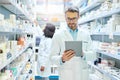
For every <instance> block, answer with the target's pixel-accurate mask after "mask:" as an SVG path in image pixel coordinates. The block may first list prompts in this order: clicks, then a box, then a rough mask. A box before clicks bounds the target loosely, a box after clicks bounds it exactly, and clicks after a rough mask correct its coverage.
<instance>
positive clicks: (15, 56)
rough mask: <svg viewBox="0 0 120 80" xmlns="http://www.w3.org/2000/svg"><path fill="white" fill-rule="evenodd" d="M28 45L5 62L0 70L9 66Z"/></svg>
mask: <svg viewBox="0 0 120 80" xmlns="http://www.w3.org/2000/svg"><path fill="white" fill-rule="evenodd" d="M29 45H30V44H28V45H27V46H26V47H25V48H24V49H23V50H21V51H20V52H19V53H18V54H17V53H16V55H14V56H13V57H11V58H10V59H9V60H7V61H6V63H5V64H3V65H1V66H0V70H1V69H3V68H4V67H5V66H7V65H9V64H10V63H11V62H12V61H13V60H15V59H16V58H17V57H19V56H20V55H21V54H22V53H23V52H24V51H25V50H26V49H27V48H28V47H29Z"/></svg>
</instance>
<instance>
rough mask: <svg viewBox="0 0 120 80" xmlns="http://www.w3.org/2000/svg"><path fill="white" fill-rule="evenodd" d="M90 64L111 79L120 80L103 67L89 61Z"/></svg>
mask: <svg viewBox="0 0 120 80" xmlns="http://www.w3.org/2000/svg"><path fill="white" fill-rule="evenodd" d="M88 65H90V66H91V67H93V68H95V69H96V70H98V71H99V72H101V73H102V74H103V75H105V76H108V77H109V78H110V79H111V80H120V79H119V78H117V77H115V76H113V75H111V74H110V73H108V72H105V71H104V70H103V69H100V68H99V67H98V66H95V65H94V64H93V63H92V62H88Z"/></svg>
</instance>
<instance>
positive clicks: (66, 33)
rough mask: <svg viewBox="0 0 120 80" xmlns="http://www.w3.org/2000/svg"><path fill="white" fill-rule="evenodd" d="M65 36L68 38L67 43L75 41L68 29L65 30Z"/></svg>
mask: <svg viewBox="0 0 120 80" xmlns="http://www.w3.org/2000/svg"><path fill="white" fill-rule="evenodd" d="M64 34H65V36H66V41H67V40H68V41H69V40H70V41H71V40H72V41H73V38H72V35H71V34H70V33H69V31H68V30H67V29H65V30H64Z"/></svg>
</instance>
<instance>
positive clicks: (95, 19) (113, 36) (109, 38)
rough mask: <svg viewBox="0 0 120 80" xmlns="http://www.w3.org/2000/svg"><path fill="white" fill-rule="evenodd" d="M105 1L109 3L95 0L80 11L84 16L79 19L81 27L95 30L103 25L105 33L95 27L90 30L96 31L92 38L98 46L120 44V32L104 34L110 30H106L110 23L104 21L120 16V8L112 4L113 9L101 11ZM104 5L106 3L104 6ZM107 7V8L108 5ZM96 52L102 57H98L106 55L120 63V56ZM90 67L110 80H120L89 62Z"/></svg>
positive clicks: (103, 0)
mask: <svg viewBox="0 0 120 80" xmlns="http://www.w3.org/2000/svg"><path fill="white" fill-rule="evenodd" d="M105 1H107V0H94V2H92V3H91V4H90V5H88V6H86V7H85V8H82V9H81V10H80V16H83V17H82V18H80V19H79V21H78V24H79V25H80V26H82V25H83V26H87V27H89V28H90V27H91V26H95V28H97V26H98V27H99V28H100V27H102V25H103V27H102V28H103V32H102V31H101V32H100V31H99V30H98V28H97V30H96V29H95V28H93V27H92V28H90V29H93V30H95V32H94V31H91V33H92V34H91V35H90V37H91V39H92V41H96V44H97V43H101V42H107V43H112V42H113V43H119V42H120V32H112V33H106V32H104V30H105V29H107V28H108V27H107V28H105V27H106V26H108V25H105V24H108V22H107V21H104V20H109V21H110V19H109V18H110V17H112V18H113V16H112V15H114V14H115V16H116V14H120V7H117V8H115V7H113V5H112V4H111V7H112V8H109V9H108V8H107V9H103V10H101V8H103V6H105V3H104V2H105ZM103 3H104V5H103ZM106 3H107V2H106ZM116 4H117V3H116ZM101 6H102V7H101ZM106 6H107V4H106ZM97 9H99V10H101V11H99V10H97ZM93 10H95V12H97V13H95V12H93V13H95V14H93V13H92V12H91V11H93ZM102 11H103V12H102ZM88 12H90V15H87V14H86V17H84V14H85V13H88ZM98 12H99V13H98ZM88 14H89V13H88ZM92 14H93V15H92ZM114 18H115V17H114ZM114 20H115V19H114ZM111 22H112V20H111ZM88 23H89V24H88ZM97 23H98V24H97ZM99 24H101V26H99ZM104 25H105V26H104ZM116 25H119V24H116ZM110 29H113V27H112V26H111V28H110ZM111 31H112V30H111ZM95 51H96V53H97V54H101V55H98V56H97V57H100V58H103V57H104V56H102V55H105V57H104V58H109V59H113V60H115V61H116V62H117V61H118V62H119V60H120V55H117V54H112V53H107V52H103V51H100V50H95ZM106 56H107V57H106ZM118 62H117V63H118ZM88 65H89V66H91V68H92V69H94V70H97V71H98V72H100V73H101V74H102V76H105V77H108V78H110V79H108V80H120V78H119V77H118V76H115V74H112V73H111V74H110V73H108V72H106V70H104V69H101V68H100V67H98V66H96V65H94V64H93V62H88ZM115 67H116V68H120V66H119V65H116V66H115ZM95 75H96V74H95ZM96 76H97V75H96ZM100 79H101V78H100ZM102 80H106V79H102Z"/></svg>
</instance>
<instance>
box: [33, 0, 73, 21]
mask: <svg viewBox="0 0 120 80" xmlns="http://www.w3.org/2000/svg"><path fill="white" fill-rule="evenodd" d="M70 2H71V0H36V6H35V8H34V11H35V12H36V17H37V18H38V17H39V19H40V18H41V19H43V18H45V19H46V18H47V20H54V21H55V20H57V21H63V20H64V6H65V5H71V3H70ZM41 19H40V20H41Z"/></svg>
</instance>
